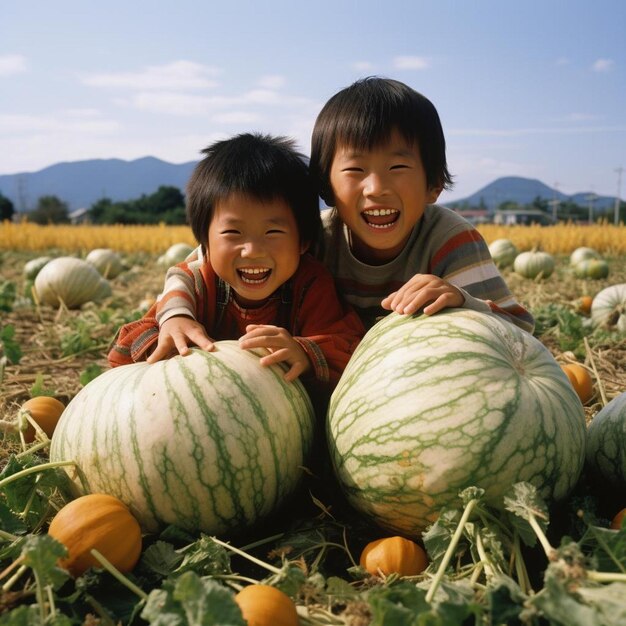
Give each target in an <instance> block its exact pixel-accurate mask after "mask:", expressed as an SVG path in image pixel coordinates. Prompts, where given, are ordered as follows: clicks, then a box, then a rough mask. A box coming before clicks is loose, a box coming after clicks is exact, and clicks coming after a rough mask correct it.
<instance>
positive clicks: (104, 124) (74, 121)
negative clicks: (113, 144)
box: [0, 114, 120, 136]
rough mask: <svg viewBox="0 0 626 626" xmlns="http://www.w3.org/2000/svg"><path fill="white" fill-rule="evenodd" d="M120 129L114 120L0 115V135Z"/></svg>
mask: <svg viewBox="0 0 626 626" xmlns="http://www.w3.org/2000/svg"><path fill="white" fill-rule="evenodd" d="M119 129H120V124H119V123H118V122H116V121H114V120H106V119H91V118H85V117H83V116H71V115H70V116H65V115H63V114H60V115H55V114H53V115H49V116H37V115H0V135H6V136H9V135H17V134H21V133H41V132H46V133H56V132H68V133H72V132H79V133H111V132H115V131H117V130H119Z"/></svg>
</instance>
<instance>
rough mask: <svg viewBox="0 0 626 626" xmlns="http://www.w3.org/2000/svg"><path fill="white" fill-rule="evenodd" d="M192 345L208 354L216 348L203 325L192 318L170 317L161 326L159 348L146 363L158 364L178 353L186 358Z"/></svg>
mask: <svg viewBox="0 0 626 626" xmlns="http://www.w3.org/2000/svg"><path fill="white" fill-rule="evenodd" d="M190 345H192V346H193V345H195V346H198V348H201V349H202V350H206V351H207V352H211V351H212V350H213V348H214V347H215V346H214V345H213V340H212V339H211V338H210V337H209V336H208V335H207V334H206V330H205V329H204V326H202V324H199V323H198V322H196V321H195V320H193V319H191V318H190V317H184V316H177V317H170V318H169V319H168V320H165V322H163V324H161V328H160V329H159V342H158V343H157V347H156V349H155V350H154V352H153V353H152V354H151V355H150V356H149V357H148V358H147V359H146V361H147V362H148V363H156V362H157V361H161V360H162V359H169V358H170V357H172V356H176V354H177V353H178V354H180V355H182V356H185V355H187V354H189V350H190V349H189V346H190Z"/></svg>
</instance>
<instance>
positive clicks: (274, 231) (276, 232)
mask: <svg viewBox="0 0 626 626" xmlns="http://www.w3.org/2000/svg"><path fill="white" fill-rule="evenodd" d="M284 232H285V231H284V230H281V229H280V228H273V229H272V230H268V231H267V234H268V235H281V234H283V233H284Z"/></svg>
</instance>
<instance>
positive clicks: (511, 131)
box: [446, 126, 626, 137]
mask: <svg viewBox="0 0 626 626" xmlns="http://www.w3.org/2000/svg"><path fill="white" fill-rule="evenodd" d="M614 132H626V126H570V127H561V126H558V127H543V128H454V129H450V130H448V131H446V135H449V136H457V137H460V136H475V137H480V136H484V137H517V136H523V135H541V134H553V135H571V134H581V133H614Z"/></svg>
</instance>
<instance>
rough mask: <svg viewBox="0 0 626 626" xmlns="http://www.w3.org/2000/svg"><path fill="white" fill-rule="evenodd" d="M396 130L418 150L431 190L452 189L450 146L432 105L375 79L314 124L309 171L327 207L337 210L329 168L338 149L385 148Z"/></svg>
mask: <svg viewBox="0 0 626 626" xmlns="http://www.w3.org/2000/svg"><path fill="white" fill-rule="evenodd" d="M394 129H397V130H398V131H399V132H400V134H401V135H402V136H403V137H404V139H405V140H406V141H408V142H409V143H411V144H414V145H416V146H417V147H418V148H419V151H420V156H421V159H422V164H423V165H424V170H425V172H426V183H427V185H428V187H429V188H431V187H438V186H441V187H443V188H444V189H448V188H450V187H451V186H452V177H451V175H450V172H449V171H448V166H447V163H446V140H445V137H444V134H443V128H442V127H441V121H440V119H439V114H438V113H437V109H436V108H435V106H434V105H433V103H432V102H431V101H430V100H428V98H426V97H425V96H423V95H422V94H420V93H418V92H417V91H415V90H414V89H411V87H409V86H407V85H405V84H404V83H401V82H400V81H397V80H392V79H390V78H379V77H376V76H371V77H368V78H363V79H361V80H358V81H356V82H355V83H353V84H352V85H350V86H349V87H346V88H345V89H342V90H341V91H339V92H338V93H336V94H335V95H334V96H333V97H332V98H331V99H330V100H329V101H328V102H327V103H326V104H325V105H324V107H323V108H322V110H321V112H320V114H319V115H318V116H317V120H316V121H315V126H314V128H313V135H312V138H311V162H310V168H311V174H312V175H313V177H314V178H315V179H317V181H318V185H319V194H320V196H321V197H322V198H323V199H324V201H325V202H326V204H327V205H328V206H333V205H334V198H333V193H332V189H331V186H330V168H331V165H332V162H333V158H334V156H335V151H336V149H337V146H340V145H345V146H350V147H353V148H356V149H357V150H371V149H372V148H374V147H377V146H380V145H382V144H384V143H385V142H386V141H387V140H388V139H389V137H390V136H391V133H392V131H393V130H394Z"/></svg>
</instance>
